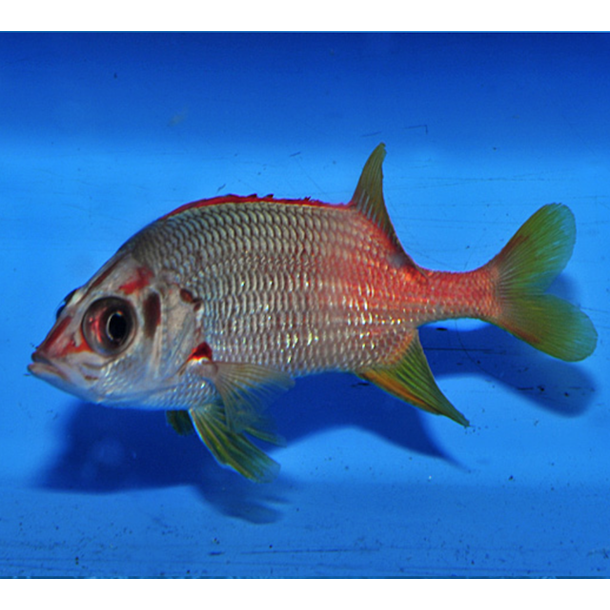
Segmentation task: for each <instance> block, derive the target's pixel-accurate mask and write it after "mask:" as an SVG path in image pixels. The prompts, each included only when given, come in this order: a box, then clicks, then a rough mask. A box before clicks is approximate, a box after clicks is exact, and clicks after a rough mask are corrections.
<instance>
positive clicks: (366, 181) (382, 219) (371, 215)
mask: <svg viewBox="0 0 610 610" xmlns="http://www.w3.org/2000/svg"><path fill="white" fill-rule="evenodd" d="M384 159H385V144H384V143H383V142H382V143H381V144H379V146H377V148H375V150H374V151H373V152H372V153H371V156H370V157H369V158H368V160H367V162H366V163H365V164H364V167H363V168H362V174H361V175H360V180H358V186H356V190H355V191H354V195H353V197H352V200H351V201H350V204H349V205H351V206H354V207H355V208H356V209H358V210H359V211H360V212H362V213H363V214H364V215H365V216H366V217H367V218H368V219H369V220H371V221H372V222H373V223H375V224H376V225H377V226H378V227H379V228H380V229H381V230H382V231H383V232H384V233H385V234H386V235H387V237H388V239H389V240H390V242H391V243H392V245H393V246H394V247H395V248H396V252H397V254H398V255H399V256H398V257H397V258H396V261H397V264H399V265H408V266H412V267H414V268H415V269H417V270H418V271H420V273H422V275H425V274H424V273H423V271H422V270H421V269H420V268H419V267H418V266H417V265H416V264H415V262H414V261H413V259H412V258H411V257H410V256H409V255H408V254H407V253H406V252H405V251H404V249H403V247H402V245H401V244H400V242H399V241H398V237H397V236H396V231H395V230H394V226H393V225H392V221H391V220H390V216H389V214H388V210H387V208H386V206H385V201H384V199H383V170H382V169H381V166H382V164H383V160H384Z"/></svg>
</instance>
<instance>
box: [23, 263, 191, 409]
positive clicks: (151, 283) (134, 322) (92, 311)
mask: <svg viewBox="0 0 610 610" xmlns="http://www.w3.org/2000/svg"><path fill="white" fill-rule="evenodd" d="M184 294H185V291H184V289H181V288H180V287H179V286H178V285H177V284H176V283H175V282H173V281H172V278H171V277H169V276H168V275H167V273H166V272H161V273H155V272H154V271H153V270H152V269H151V268H150V267H148V266H147V265H144V264H142V263H141V262H139V261H138V260H137V259H136V258H135V257H134V256H133V255H132V254H130V253H124V254H122V253H121V252H120V251H119V253H117V254H116V255H115V257H113V258H112V259H110V261H108V263H106V265H104V266H103V267H102V268H101V269H100V271H98V273H97V274H96V275H94V276H93V278H91V280H90V281H89V282H88V283H87V284H85V285H84V286H83V287H81V288H78V289H77V290H74V291H73V292H71V293H70V294H69V295H68V296H67V297H66V299H65V301H64V303H63V304H62V305H61V307H60V308H59V310H58V312H57V319H56V321H55V324H54V325H53V327H52V328H51V330H50V331H49V334H48V335H47V337H46V338H45V339H44V341H43V342H42V343H41V344H40V345H39V346H38V348H37V349H36V351H35V352H34V353H33V354H32V363H31V364H30V365H29V367H28V369H29V371H30V372H31V373H32V374H34V375H35V376H37V377H39V378H41V379H43V380H45V381H47V382H48V383H51V384H52V385H54V386H56V387H58V388H60V389H62V390H64V391H66V392H69V393H70V394H73V395H75V396H78V397H79V398H82V399H83V400H86V401H89V402H96V403H104V404H108V405H114V406H130V407H131V406H141V407H147V408H155V407H156V408H164V407H166V406H167V404H168V396H171V395H172V394H176V391H175V390H176V386H177V384H179V382H180V368H181V366H182V365H183V363H184V362H185V361H186V360H187V359H188V356H189V354H190V353H191V352H192V350H193V346H194V345H198V344H199V343H200V342H201V339H200V337H199V336H198V331H197V329H198V328H200V327H201V325H200V323H198V322H197V321H198V317H199V316H200V309H201V308H200V307H199V306H200V305H201V303H200V302H197V301H196V300H194V299H193V298H192V297H191V298H185V296H184ZM187 295H188V296H190V295H189V293H187Z"/></svg>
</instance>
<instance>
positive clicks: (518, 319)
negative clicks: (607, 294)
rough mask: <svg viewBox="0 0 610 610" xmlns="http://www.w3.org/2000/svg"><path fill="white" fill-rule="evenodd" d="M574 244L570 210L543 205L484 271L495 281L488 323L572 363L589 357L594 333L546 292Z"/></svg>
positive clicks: (570, 307) (576, 313)
mask: <svg viewBox="0 0 610 610" xmlns="http://www.w3.org/2000/svg"><path fill="white" fill-rule="evenodd" d="M575 240H576V225H575V222H574V215H573V214H572V212H571V211H570V209H569V208H568V207H567V206H565V205H562V204H549V205H545V206H544V207H542V208H540V209H539V210H538V211H537V212H536V213H535V214H533V215H532V216H531V217H530V218H529V220H527V221H526V222H525V223H524V224H523V226H522V227H521V228H520V229H519V230H518V231H517V233H516V234H515V235H514V236H513V238H512V239H511V240H510V241H509V242H508V243H507V244H506V246H505V247H504V248H503V249H502V251H501V252H500V253H499V254H498V255H497V256H496V257H495V258H493V259H492V260H491V261H490V262H489V263H488V264H487V265H486V266H487V268H488V270H489V271H490V273H491V276H492V277H494V278H495V284H496V299H497V308H496V309H497V310H498V312H499V313H498V314H497V316H496V317H494V319H491V320H490V321H491V322H493V323H494V324H496V325H498V326H500V327H502V328H504V329H505V330H507V331H508V332H510V333H512V334H513V335H515V336H516V337H518V338H519V339H522V340H524V341H526V342H527V343H529V344H530V345H532V346H534V347H535V348H536V349H539V350H540V351H543V352H546V353H547V354H550V355H551V356H554V357H555V358H560V359H561V360H567V361H572V362H574V361H578V360H583V359H584V358H586V357H587V356H589V355H590V354H591V353H593V350H594V349H595V345H596V343H597V332H596V331H595V327H594V326H593V323H592V322H591V320H590V319H589V317H588V316H587V315H586V314H585V313H583V312H582V311H581V310H580V309H579V308H578V307H576V306H575V305H572V304H571V303H568V302H567V301H566V300H564V299H561V298H559V297H556V296H553V295H551V294H545V291H546V289H547V288H548V287H549V286H550V285H551V283H552V282H553V280H554V279H555V278H556V277H557V276H558V275H559V273H560V272H561V271H562V270H563V268H564V267H565V265H566V264H567V262H568V260H569V259H570V257H571V255H572V250H573V248H574V243H575Z"/></svg>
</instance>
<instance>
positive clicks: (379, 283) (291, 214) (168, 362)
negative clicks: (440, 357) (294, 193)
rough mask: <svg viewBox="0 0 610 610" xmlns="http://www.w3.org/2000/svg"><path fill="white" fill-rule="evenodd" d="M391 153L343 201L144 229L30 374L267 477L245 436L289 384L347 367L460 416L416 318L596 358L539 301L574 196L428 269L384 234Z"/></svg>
mask: <svg viewBox="0 0 610 610" xmlns="http://www.w3.org/2000/svg"><path fill="white" fill-rule="evenodd" d="M384 157H385V148H384V146H383V144H381V145H379V146H378V147H377V148H376V149H375V150H374V151H373V153H372V155H371V156H370V158H369V160H368V161H367V163H366V165H365V166H364V169H363V172H362V175H361V177H360V181H359V182H358V186H357V188H356V191H355V193H354V196H353V198H352V200H351V201H350V203H348V204H346V205H329V204H326V203H322V202H319V201H314V200H311V199H294V200H292V199H274V198H273V197H272V196H269V197H263V198H259V197H256V196H250V197H238V196H232V195H231V196H227V197H217V198H214V199H204V200H202V201H196V202H194V203H190V204H187V205H184V206H182V207H180V208H178V209H177V210H175V211H174V212H171V213H169V214H167V215H166V216H163V217H162V218H160V219H159V220H157V221H156V222H153V223H152V224H150V225H148V226H147V227H145V228H144V229H142V230H141V231H140V232H139V233H137V234H136V235H134V236H133V237H132V238H131V239H129V241H127V242H126V243H125V244H124V245H123V246H122V247H121V248H120V249H119V251H118V252H117V253H116V254H115V255H114V256H113V257H112V258H111V259H110V260H109V261H108V262H107V263H106V264H105V265H104V266H103V267H102V268H101V269H100V270H99V271H98V272H97V273H96V274H95V275H94V276H93V278H92V279H91V280H89V282H87V283H86V284H85V285H84V286H83V287H82V288H78V289H77V290H75V291H73V292H72V293H70V294H69V295H68V297H66V299H65V302H64V304H63V306H62V307H61V309H60V310H59V312H58V313H57V321H56V322H55V325H54V326H53V328H52V329H51V331H50V332H49V334H48V336H47V337H46V339H45V340H44V341H43V342H42V344H41V345H40V346H39V347H38V349H37V350H36V351H35V352H34V354H33V355H32V360H33V363H32V364H30V365H29V370H30V372H31V373H33V374H34V375H36V376H37V377H40V378H41V379H44V380H45V381H48V382H49V383H51V384H53V385H55V386H57V387H59V388H61V389H62V390H66V391H67V392H70V393H72V394H75V395H76V396H79V397H81V398H82V399H84V400H87V401H92V402H96V403H104V404H106V405H112V406H119V407H122V406H130V407H143V408H151V409H163V410H165V411H167V414H168V420H169V422H170V423H171V424H172V425H173V427H174V428H175V429H176V430H177V431H178V432H180V433H184V434H185V433H188V432H191V431H193V430H195V431H196V432H197V434H198V435H199V437H200V438H201V440H202V441H203V442H204V443H205V444H206V445H207V447H208V448H209V449H210V451H211V452H212V453H213V455H214V456H215V457H216V459H217V460H218V461H219V462H220V463H222V464H226V465H229V466H231V467H233V468H234V469H235V470H237V471H238V472H240V473H241V474H243V475H245V476H246V477H249V478H251V479H254V480H259V481H260V480H269V479H271V478H272V477H273V476H274V475H275V474H276V472H277V470H278V468H279V466H278V465H277V464H276V462H274V461H273V460H272V459H271V458H269V457H268V456H267V455H266V454H265V453H263V452H262V451H261V450H260V449H259V448H258V447H257V446H256V445H254V444H253V443H252V442H251V440H250V439H249V438H248V437H249V436H254V437H257V438H259V439H263V440H266V441H274V440H276V439H275V437H274V435H273V434H272V433H271V432H270V428H269V422H268V420H267V418H266V416H265V413H264V411H265V407H266V405H267V404H268V402H269V401H270V399H271V398H272V397H273V396H274V395H275V394H277V393H278V392H281V391H283V390H287V389H288V388H290V387H291V386H292V384H293V381H292V380H293V378H294V377H299V376H302V375H308V374H311V373H318V372H322V371H348V372H352V373H355V374H356V375H358V376H360V377H361V378H363V379H366V380H369V381H371V382H373V383H375V384H377V385H378V386H379V387H381V388H383V389H384V390H386V391H388V392H390V393H391V394H393V395H395V396H397V397H398V398H401V399H403V400H405V401H406V402H408V403H410V404H412V405H415V406H417V407H420V408H422V409H424V410H426V411H430V412H432V413H437V414H442V415H446V416H448V417H450V418H451V419H454V420H455V421H456V422H459V423H460V424H463V425H467V424H468V422H467V420H466V419H465V418H464V416H463V415H462V414H461V413H459V412H458V411H457V410H456V409H455V408H454V407H453V406H452V405H451V403H450V402H449V401H448V400H447V398H445V396H444V395H443V394H442V392H441V391H440V389H439V388H438V386H437V385H436V383H435V381H434V378H433V376H432V372H431V371H430V368H429V366H428V363H427V361H426V358H425V356H424V352H423V350H422V347H421V344H420V341H419V335H418V330H417V329H418V327H419V326H421V325H422V324H426V323H428V322H433V321H436V320H446V319H449V318H477V319H480V320H484V321H486V322H491V323H492V324H496V325H498V326H500V327H502V328H504V329H506V330H507V331H509V332H511V333H512V334H513V335H515V336H517V337H519V338H520V339H523V340H525V341H527V342H528V343H530V344H531V345H533V346H534V347H536V348H538V349H539V350H542V351H543V352H546V353H548V354H550V355H552V356H555V357H557V358H561V359H563V360H569V361H576V360H581V359H583V358H586V357H587V356H588V355H589V354H591V353H592V352H593V350H594V349H595V345H596V341H597V334H596V331H595V328H594V327H593V324H592V323H591V321H590V320H589V318H588V317H587V316H586V315H585V314H584V313H583V312H581V311H580V310H579V309H578V308H577V307H575V306H573V305H571V304H569V303H568V302H566V301H564V300H562V299H560V298H558V297H555V296H552V295H549V294H545V290H546V289H547V288H548V286H549V285H550V284H551V282H552V281H553V279H554V278H555V277H556V276H557V275H558V274H559V273H560V272H561V270H562V269H563V268H564V266H565V265H566V263H567V262H568V260H569V258H570V256H571V254H572V249H573V246H574V241H575V224H574V217H573V215H572V213H571V211H570V210H569V209H568V208H567V207H566V206H564V205H559V204H551V205H546V206H544V207H542V208H541V209H539V210H538V211H537V212H536V213H535V214H534V215H533V216H532V217H531V218H530V219H529V220H528V221H527V222H526V223H525V224H524V225H523V226H522V227H521V228H520V229H519V230H518V231H517V233H516V234H515V236H514V237H513V238H512V239H511V240H510V241H509V242H508V244H507V245H506V246H505V247H504V249H503V250H502V251H501V252H500V253H499V254H498V255H497V256H496V257H495V258H493V259H492V260H491V261H490V262H489V263H487V264H486V265H484V266H482V267H480V268H479V269H476V270H474V271H470V272H468V273H448V272H442V271H431V270H429V269H424V268H423V267H420V266H419V265H417V264H416V263H415V262H414V261H413V260H412V259H411V257H410V256H408V255H407V254H406V253H405V251H404V250H403V248H402V246H401V245H400V243H399V241H398V238H397V236H396V233H395V232H394V229H393V227H392V223H391V222H390V218H389V216H388V213H387V211H386V207H385V204H384V200H383V192H382V170H381V165H382V162H383V159H384Z"/></svg>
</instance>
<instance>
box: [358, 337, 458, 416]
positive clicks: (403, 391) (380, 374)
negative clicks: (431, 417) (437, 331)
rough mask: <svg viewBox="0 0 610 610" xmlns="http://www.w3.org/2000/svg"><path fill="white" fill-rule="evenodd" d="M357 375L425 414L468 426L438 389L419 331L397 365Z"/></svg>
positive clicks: (373, 369) (376, 368)
mask: <svg viewBox="0 0 610 610" xmlns="http://www.w3.org/2000/svg"><path fill="white" fill-rule="evenodd" d="M358 375H359V376H360V377H362V378H363V379H366V380H368V381H371V382H373V383H374V384H375V385H377V386H379V387H380V388H382V389H384V390H385V391H386V392H389V393H390V394H392V395H394V396H396V397H397V398H400V399H402V400H404V401H406V402H408V403H409V404H412V405H415V406H416V407H419V408H420V409H423V410H424V411H429V412H430V413H435V414H437V415H445V416H447V417H449V418H451V419H452V420H453V421H456V422H457V423H458V424H462V426H468V420H467V419H466V418H465V417H464V416H463V415H462V414H461V413H460V412H459V411H458V410H457V409H456V408H455V407H454V406H453V405H452V404H451V403H450V402H449V401H448V400H447V398H445V396H444V394H443V393H442V392H441V391H440V389H439V387H438V386H437V385H436V381H434V376H433V375H432V371H431V370H430V366H429V365H428V361H427V360H426V356H425V355H424V350H423V349H422V346H421V343H420V341H419V335H418V333H417V331H415V333H414V335H413V338H412V339H411V342H410V343H409V347H408V348H407V350H406V351H405V353H404V354H403V356H402V358H401V359H400V360H399V361H398V362H396V363H394V364H392V365H390V366H377V367H371V368H370V369H366V370H363V371H358Z"/></svg>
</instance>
